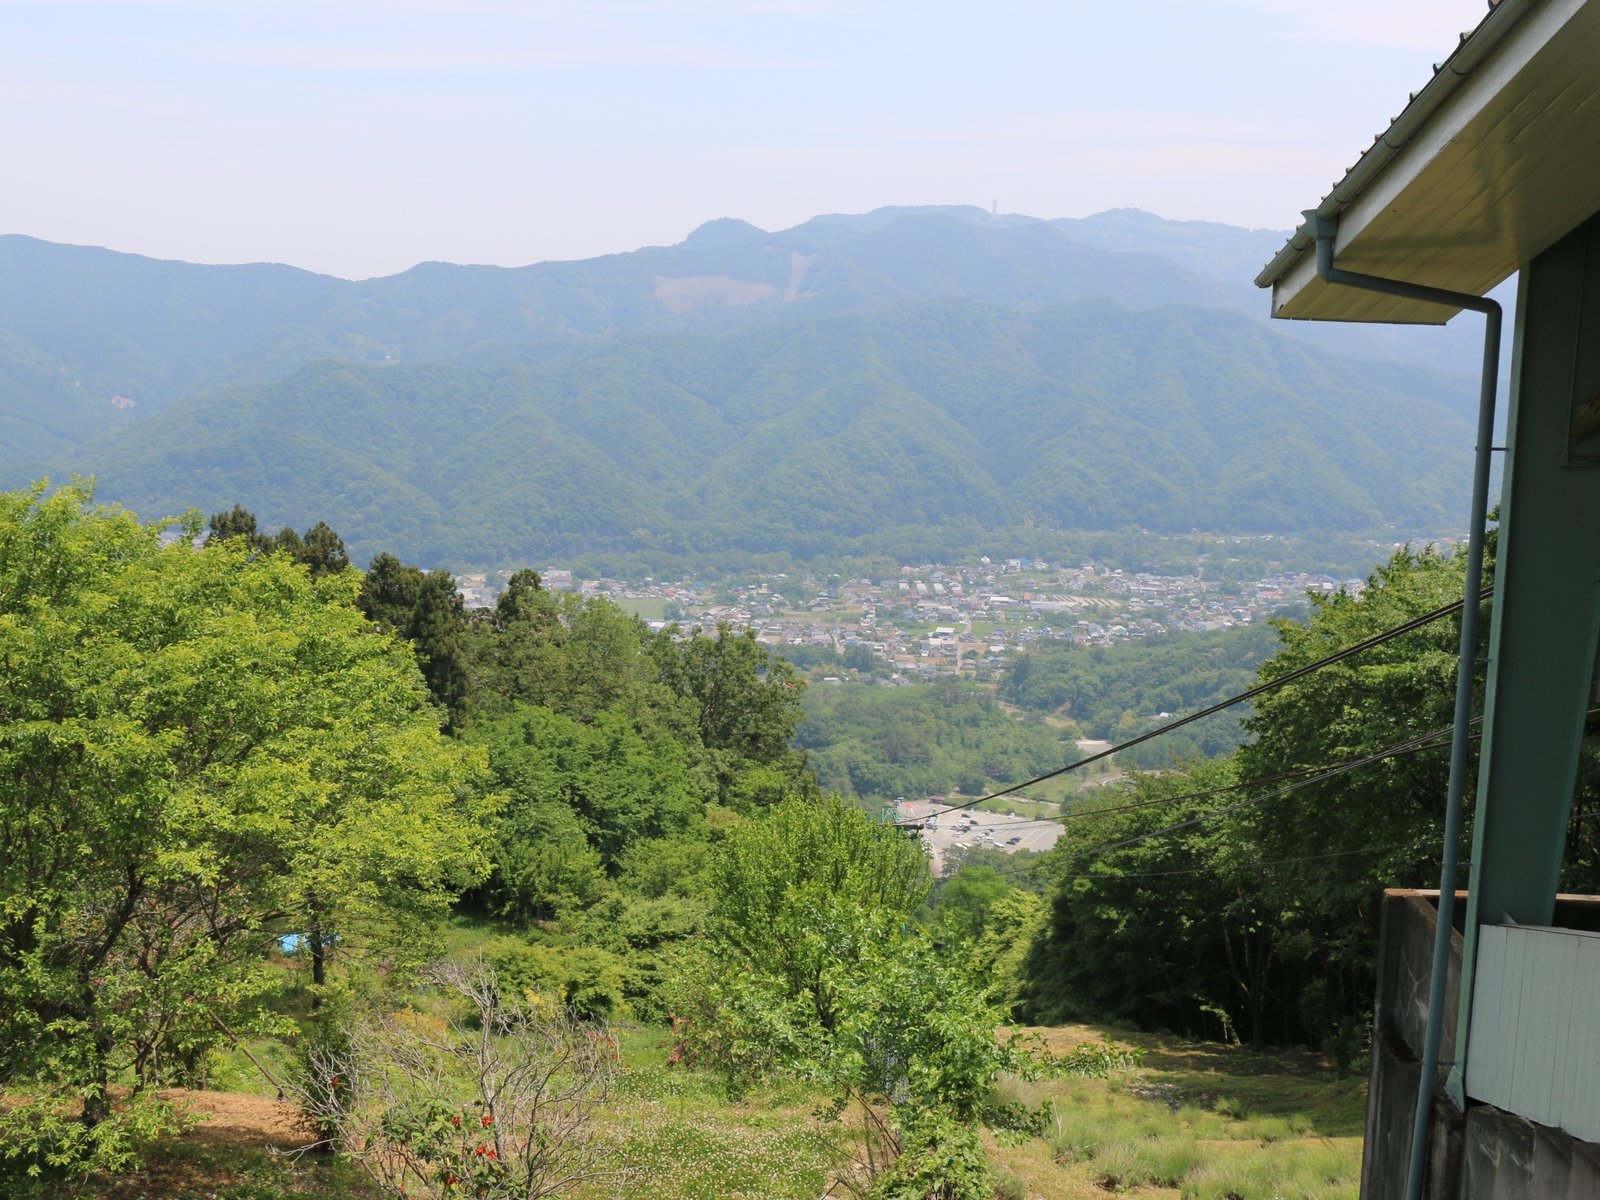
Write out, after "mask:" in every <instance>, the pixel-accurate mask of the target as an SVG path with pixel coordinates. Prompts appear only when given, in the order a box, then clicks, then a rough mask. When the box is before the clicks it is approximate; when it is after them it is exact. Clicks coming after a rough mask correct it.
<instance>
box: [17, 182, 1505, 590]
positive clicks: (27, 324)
mask: <svg viewBox="0 0 1600 1200" xmlns="http://www.w3.org/2000/svg"><path fill="white" fill-rule="evenodd" d="M1281 239H1282V235H1280V234H1276V233H1270V232H1263V231H1247V230H1239V229H1233V228H1230V227H1228V226H1220V225H1210V224H1205V223H1199V222H1171V221H1163V220H1161V219H1160V218H1157V217H1153V216H1151V215H1149V214H1146V213H1138V212H1132V211H1121V212H1113V213H1103V214H1100V215H1099V216H1096V217H1091V218H1086V219H1083V220H1061V221H1041V220H1035V219H1032V218H1022V217H994V216H991V215H990V214H987V213H984V212H983V211H982V210H979V209H966V208H955V209H944V208H939V209H933V208H914V209H882V210H879V211H877V212H873V213H869V214H866V215H864V216H854V217H819V218H816V219H814V220H812V221H809V222H807V223H805V224H804V225H800V226H797V227H796V228H794V229H790V230H785V231H782V232H779V233H767V232H764V231H762V230H759V229H756V228H755V227H754V226H751V225H748V224H745V223H743V222H740V221H733V220H718V221H712V222H709V223H707V224H706V225H703V226H701V227H700V228H699V229H697V230H696V231H695V232H694V233H693V234H691V235H690V236H689V237H688V238H687V239H686V240H685V241H684V242H683V243H681V244H679V245H677V246H672V247H665V248H650V249H644V250H639V251H635V252H633V253H630V254H619V255H610V256H607V257H604V258H598V259H590V260H586V261H583V262H571V263H546V264H541V265H538V266H533V267H525V268H518V269H505V268H494V267H471V266H451V265H448V264H437V263H427V264H423V265H421V266H418V267H415V268H413V269H412V270H410V271H407V272H405V273H404V274H401V275H396V276H391V277H388V278H383V279H373V280H367V281H363V282H349V281H345V280H340V279H334V278H331V277H328V276H321V275H314V274H311V273H308V272H304V271H299V270H295V269H293V268H289V267H283V266H270V265H252V266H237V267H213V266H196V265H191V264H185V263H176V262H161V261H155V260H151V259H145V258H140V257H137V256H133V255H126V254H117V253H113V252H111V251H107V250H97V249H90V248H84V247H72V246H59V245H53V244H50V243H46V242H40V241H36V240H34V239H30V238H25V237H0V485H3V486H17V485H20V484H23V483H26V482H27V481H28V480H30V479H32V478H36V477H38V476H40V475H43V474H46V473H51V474H54V475H58V476H59V475H61V474H62V473H63V472H67V471H78V472H83V473H92V474H94V475H96V476H97V477H98V478H99V480H100V483H101V495H102V496H103V497H104V498H107V499H114V500H118V501H121V502H124V503H127V504H129V505H130V506H131V507H133V508H135V509H136V510H137V511H139V512H141V513H143V514H145V515H150V516H154V515H160V514H166V513H172V512H177V511H181V510H182V509H183V508H185V507H187V506H189V505H195V506H198V507H201V508H203V509H207V510H210V509H215V508H220V507H226V506H228V505H231V504H233V503H235V502H239V503H243V504H245V505H246V506H247V507H251V508H253V509H255V510H256V511H257V512H258V513H259V514H260V515H261V516H262V518H263V520H264V521H266V522H267V523H269V524H271V525H273V526H276V525H279V524H297V525H302V526H303V525H306V524H309V523H311V522H313V521H316V520H319V519H326V520H328V521H329V522H330V523H331V524H333V525H334V527H335V528H337V529H339V530H340V531H341V532H342V533H344V534H345V536H346V538H347V540H349V541H350V542H351V543H352V547H353V549H354V550H355V552H356V557H357V558H358V560H359V559H361V558H362V555H363V554H370V553H373V552H376V551H377V550H379V549H393V550H396V551H397V552H400V553H402V554H403V555H405V556H407V557H409V558H411V559H413V560H416V561H421V562H424V563H429V564H431V563H435V562H449V563H455V564H465V563H479V564H497V563H509V562H516V561H545V560H548V559H550V558H553V557H560V556H569V555H573V554H578V553H584V552H589V551H595V550H607V551H624V550H644V551H656V550H659V551H665V552H671V553H682V554H688V555H691V556H692V555H693V554H694V553H696V552H697V551H706V550H713V549H715V550H719V551H748V552H750V553H759V552H765V551H774V550H782V551H787V552H789V553H792V554H795V555H797V556H799V557H805V556H807V555H808V554H813V553H832V552H838V551H842V550H868V549H882V548H884V547H885V546H887V545H889V544H890V543H892V541H893V539H894V537H895V536H897V535H896V532H895V531H897V530H907V529H920V530H923V531H927V530H930V529H934V530H943V531H945V532H946V533H947V534H948V537H947V538H946V539H945V540H946V541H947V542H948V544H949V546H950V548H951V550H952V552H958V551H959V550H961V549H967V548H970V547H971V546H972V545H976V544H977V539H979V538H980V537H981V535H982V534H983V532H984V531H985V530H994V529H999V528H1015V527H1020V526H1028V525H1041V524H1042V525H1045V526H1048V527H1052V528H1062V529H1111V528H1118V527H1123V526H1128V525H1139V526H1142V527H1145V528H1149V529H1155V530H1187V529H1190V528H1196V527H1199V528H1207V529H1214V530H1240V531H1263V530H1286V529H1307V528H1326V529H1346V530H1357V529H1368V528H1375V527H1378V526H1381V525H1393V526H1397V527H1399V528H1401V529H1402V530H1405V531H1407V532H1418V533H1423V532H1432V531H1436V530H1439V529H1442V528H1446V527H1450V526H1452V525H1453V524H1455V523H1456V522H1455V520H1453V519H1452V518H1454V516H1455V510H1456V509H1457V508H1459V507H1460V505H1459V502H1458V501H1459V496H1458V495H1457V493H1458V492H1460V491H1462V489H1463V488H1464V483H1463V481H1464V479H1465V475H1466V470H1467V466H1466V461H1467V452H1468V448H1469V447H1470V444H1471V432H1470V428H1469V427H1468V425H1467V423H1466V421H1465V420H1464V419H1463V412H1464V408H1465V405H1466V404H1467V403H1468V402H1470V400H1471V397H1472V394H1473V389H1472V387H1471V385H1470V382H1466V381H1464V380H1463V379H1461V378H1459V377H1458V376H1457V375H1456V374H1454V373H1453V372H1452V371H1451V370H1450V368H1454V367H1456V366H1457V364H1458V363H1464V364H1467V367H1468V369H1470V364H1471V363H1472V362H1473V359H1474V357H1475V355H1476V347H1475V341H1476V334H1475V332H1474V331H1472V330H1470V329H1463V330H1456V329H1455V328H1453V327H1452V328H1450V329H1447V330H1445V331H1443V332H1442V333H1441V332H1440V331H1432V330H1430V331H1414V330H1369V329H1366V328H1358V327H1352V328H1348V329H1328V328H1326V327H1321V326H1315V327H1300V328H1299V329H1294V330H1283V329H1280V328H1277V327H1275V326H1274V327H1269V325H1268V324H1267V323H1266V322H1265V321H1264V319H1263V318H1264V315H1265V311H1266V301H1265V298H1264V296H1262V295H1261V294H1260V293H1258V292H1256V291H1255V289H1253V288H1252V287H1250V286H1249V276H1250V274H1251V273H1252V272H1253V270H1254V268H1255V266H1257V265H1259V263H1260V262H1261V261H1263V260H1264V259H1265V258H1266V257H1267V256H1269V255H1270V254H1271V253H1272V251H1273V250H1275V249H1276V247H1277V246H1278V245H1279V244H1280V243H1281ZM1296 335H1309V336H1296ZM1319 342H1320V343H1321V345H1319V344H1318V343H1319ZM1352 355H1358V356H1360V357H1359V358H1353V357H1352ZM1396 357H1398V358H1399V359H1400V360H1402V361H1394V359H1395V358H1396ZM1385 359H1389V360H1391V361H1384V360H1385Z"/></svg>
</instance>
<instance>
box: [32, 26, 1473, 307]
mask: <svg viewBox="0 0 1600 1200" xmlns="http://www.w3.org/2000/svg"><path fill="white" fill-rule="evenodd" d="M1484 11H1485V4H1484V0H1200V2H1196V0H1111V2H1108V3H1084V2H1081V0H1056V2H1054V3H1032V2H1008V0H991V2H989V3H985V4H965V3H942V2H938V0H923V2H918V3H911V2H906V3H898V2H878V0H854V2H849V3H846V2H840V3H834V2H831V0H677V2H672V0H566V2H564V3H559V4H557V3H545V2H543V0H524V2H507V3H501V2H498V0H476V2H474V0H468V2H465V3H443V2H438V3H435V2H425V0H366V2H362V0H354V2H350V0H346V2H339V0H316V2H303V0H271V2H269V3H262V2H256V0H215V2H210V0H174V2H172V3H165V4H156V3H141V2H137V0H121V2H119V0H111V2H104V3H90V2H79V0H45V2H40V3H34V2H19V0H0V232H4V233H28V234H32V235H34V236H37V237H43V238H48V239H51V240H53V241H65V242H81V243H90V244H95V245H105V246H110V247H112V248H114V249H118V250H128V251H135V252H138V253H141V254H150V255H156V256H159V257H167V258H184V259H189V260H193V261H200V262H241V261H258V260H270V261H279V262H288V263H293V264H295V265H297V266H302V267H307V268H310V269H313V270H318V271H326V272H329V273H332V274H336V275H344V276H348V277H363V276H368V275H375V274H388V273H390V272H394V271H398V270H403V269H404V268H406V267H408V266H410V265H412V264H414V263H416V262H418V261H421V260H424V259H444V260H448V261H453V262H484V263H500V264H505V265H520V264H523V263H528V262H536V261H539V260H541V259H547V258H578V257H586V256H589V255H593V254H601V253H607V252H610V251H616V250H628V249H633V248H635V247H637V246H640V245H648V244H664V243H671V242H676V241H679V240H680V239H681V238H682V237H683V235H684V234H686V233H687V232H688V231H689V230H690V229H692V228H693V227H694V226H696V225H698V224H699V223H700V222H702V221H704V220H706V219H708V218H711V217H717V216H737V217H742V218H744V219H746V220H748V221H752V222H754V223H755V224H757V225H761V226H763V227H765V228H769V229H775V228H783V227H786V226H789V225H793V224H796V223H798V222H800V221H803V220H805V219H806V218H807V217H810V216H812V215H814V214H816V213H819V212H860V211H865V210H867V209H871V208H875V207H877V206H879V205H883V204H932V203H937V204H949V203H970V204H979V205H983V206H985V207H987V206H988V205H989V204H990V203H991V202H992V201H998V203H999V206H1000V209H1001V211H1004V212H1022V213H1030V214H1033V215H1036V216H1082V215H1086V214H1088V213H1091V212H1096V211H1099V210H1101V209H1105V208H1114V207H1123V206H1135V207H1140V208H1146V209H1150V210H1153V211H1155V212H1159V213H1161V214H1162V215H1164V216H1169V217H1175V218H1204V219H1208V220H1218V221H1227V222H1230V223H1233V224H1239V225H1251V226H1267V227H1272V228H1287V227H1288V226H1289V225H1291V224H1292V223H1293V222H1294V220H1295V218H1296V215H1297V213H1298V211H1299V209H1301V208H1302V207H1305V206H1306V205H1309V204H1311V203H1313V202H1314V201H1315V200H1317V199H1318V198H1320V197H1321V196H1322V194H1323V193H1324V192H1326V191H1327V189H1328V186H1329V185H1330V184H1331V183H1332V182H1333V180H1334V179H1335V178H1336V177H1337V176H1338V175H1340V174H1342V173H1343V171H1344V168H1345V167H1346V166H1348V165H1349V164H1350V163H1351V162H1352V161H1353V160H1354V158H1355V157H1356V155H1357V153H1358V152H1359V151H1360V150H1362V149H1364V148H1365V147H1366V146H1367V145H1368V144H1369V143H1370V141H1371V139H1372V136H1373V135H1374V134H1375V133H1376V132H1378V131H1379V130H1380V129H1382V128H1383V127H1384V126H1385V125H1386V124H1387V122H1388V120H1389V118H1390V117H1391V116H1393V115H1394V114H1395V113H1396V112H1397V111H1398V110H1399V108H1400V106H1401V104H1402V103H1403V102H1404V99H1405V96H1406V93H1407V92H1409V91H1413V90H1415V89H1416V88H1419V87H1420V86H1422V84H1423V83H1424V82H1425V80H1426V79H1427V78H1428V74H1429V69H1430V64H1431V63H1432V62H1433V61H1435V60H1437V59H1440V58H1443V57H1444V55H1445V54H1446V53H1448V52H1449V50H1450V49H1451V47H1453V46H1454V44H1455V41H1456V37H1457V34H1458V32H1459V31H1461V30H1465V29H1468V28H1470V27H1472V26H1473V25H1474V24H1476V22H1477V21H1478V20H1479V18H1480V17H1481V16H1482V15H1483V13H1484Z"/></svg>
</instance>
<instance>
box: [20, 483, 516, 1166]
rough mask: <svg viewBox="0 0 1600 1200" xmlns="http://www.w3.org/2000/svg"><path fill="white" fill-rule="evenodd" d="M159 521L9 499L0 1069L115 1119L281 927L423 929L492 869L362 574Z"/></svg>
mask: <svg viewBox="0 0 1600 1200" xmlns="http://www.w3.org/2000/svg"><path fill="white" fill-rule="evenodd" d="M162 532H163V530H162V528H161V527H159V526H149V527H144V526H141V525H140V524H139V523H138V522H137V520H135V519H134V518H133V517H132V516H131V515H130V514H127V513H125V512H121V511H119V510H115V509H108V508H99V507H96V506H94V504H93V503H92V500H91V497H90V495H89V493H88V492H87V491H86V490H85V489H83V488H79V487H76V486H73V487H68V488H63V489H61V490H59V491H57V492H56V493H54V494H53V495H46V494H45V492H44V489H43V487H42V485H41V486H40V487H36V488H34V489H32V490H31V491H27V492H20V493H11V494H6V495H0V661H3V662H4V663H5V664H6V678H5V686H4V688H3V689H0V778H4V779H5V780H6V781H7V782H6V785H5V786H4V787H3V788H0V824H3V827H4V829H5V838H6V853H5V854H4V855H0V1014H3V1015H0V1061H3V1062H4V1063H5V1064H6V1066H5V1071H6V1077H7V1078H9V1079H10V1080H13V1081H27V1082H28V1083H30V1084H32V1085H35V1086H37V1087H39V1088H41V1089H43V1091H44V1092H45V1093H46V1094H47V1098H48V1096H49V1095H52V1094H53V1095H60V1094H63V1093H71V1094H74V1095H79V1096H82V1097H84V1108H83V1112H84V1120H85V1122H86V1123H87V1124H89V1125H94V1124H97V1123H99V1124H108V1127H109V1128H113V1129H114V1128H115V1123H114V1122H112V1121H110V1118H112V1117H113V1115H114V1114H113V1109H112V1093H111V1090H110V1084H111V1082H112V1080H113V1079H114V1078H117V1077H118V1076H119V1074H120V1073H121V1072H123V1071H130V1070H131V1071H135V1072H136V1075H135V1082H138V1083H152V1082H158V1081H159V1080H160V1078H162V1077H163V1072H164V1071H169V1070H174V1069H181V1067H182V1065H183V1063H184V1062H185V1061H193V1059H194V1056H195V1055H197V1054H198V1053H200V1052H202V1051H203V1049H204V1047H205V1045H206V1044H208V1039H209V1038H210V1037H211V1036H212V1035H211V1034H210V1033H209V1031H210V1029H211V1028H212V1027H213V1022H212V1020H211V1018H212V1017H213V1016H214V1015H225V1014H226V1013H228V1012H229V1011H230V1005H232V1004H233V1003H234V1002H235V1001H237V1000H239V999H241V998H243V997H245V996H247V995H248V994H250V993H251V991H252V989H254V988H258V987H259V985H260V971H261V969H262V968H261V960H262V951H263V950H264V948H265V947H266V946H267V945H268V944H269V943H270V942H271V940H272V939H273V938H274V937H275V936H277V935H278V934H280V933H283V932H296V933H298V932H304V931H306V930H307V929H311V928H316V929H318V930H320V931H321V932H322V933H323V934H324V935H325V936H326V937H328V938H329V939H332V938H336V937H337V936H338V935H340V934H341V933H345V932H348V931H349V930H350V927H351V924H352V923H354V922H360V923H362V924H364V925H366V926H367V927H368V928H369V929H371V930H372V931H373V932H374V933H375V934H376V933H378V932H379V931H380V927H385V926H387V927H390V928H395V929H397V930H398V928H399V927H400V926H405V927H406V928H415V922H417V921H418V920H423V919H427V918H430V917H434V916H437V915H438V914H439V913H440V912H442V911H443V909H444V907H445V906H446V905H447V904H448V902H449V901H450V899H451V898H452V897H453V896H454V895H455V894H456V892H457V891H459V889H460V888H461V887H462V886H464V885H465V884H467V883H469V882H471V881H472V880H473V879H475V878H477V877H478V876H480V875H481V874H482V872H483V871H484V870H486V868H487V857H486V855H485V852H484V847H483V845H482V840H481V832H480V831H481V829H482V827H483V818H484V816H485V803H486V802H485V801H484V799H483V796H484V792H483V791H482V790H481V786H480V785H481V782H482V771H483V762H482V756H481V751H475V750H473V749H471V748H468V747H463V746H458V745H453V744H451V743H448V742H445V741H442V740H441V739H440V737H439V734H438V730H437V718H436V714H435V712H434V710H433V709H432V708H431V706H430V705H429V703H428V700H427V694H426V692H425V690H424V688H423V686H422V682H421V680H420V678H419V677H418V675H417V671H416V668H415V666H414V664H413V662H412V660H411V657H410V654H409V651H407V650H406V649H405V648H404V647H403V646H401V645H400V644H398V643H396V642H394V641H392V640H391V639H388V638H382V637H375V636H373V634H372V632H371V630H370V626H369V625H368V624H367V622H366V621H365V620H364V619H363V618H362V616H361V614H360V613H359V611H358V610H357V609H356V607H355V605H354V600H355V589H356V586H357V580H356V579H355V578H354V577H353V576H350V575H348V574H346V575H330V576H325V577H323V578H320V579H313V578H312V577H311V576H310V574H309V573H308V572H307V571H306V570H305V569H304V568H302V567H298V566H296V565H295V564H293V563H291V562H290V561H289V560H288V559H287V558H286V557H285V556H280V555H268V556H266V557H258V556H254V555H252V553H251V552H250V550H249V548H248V546H247V544H246V542H245V540H244V539H243V538H242V537H230V538H222V539H217V540H213V541H211V542H210V543H208V544H207V545H206V546H204V547H203V548H198V549H197V548H195V547H194V545H193V544H192V542H193V540H194V539H195V538H196V537H197V535H198V533H199V529H198V525H197V523H195V524H191V525H189V526H186V527H184V528H183V530H182V532H183V533H184V534H185V536H184V537H181V538H179V539H177V540H175V541H173V542H171V544H168V545H163V544H162V542H163V538H162ZM406 940H408V939H406V938H405V937H403V936H401V937H396V938H394V939H392V941H393V943H396V944H398V943H402V942H404V941H406ZM167 1077H170V1075H169V1076H167ZM30 1111H32V1112H36V1113H45V1112H46V1111H48V1103H46V1104H44V1105H43V1106H40V1107H37V1108H34V1109H31V1110H30ZM8 1120H9V1121H10V1123H11V1124H12V1125H15V1123H16V1118H15V1114H14V1113H13V1114H12V1116H11V1117H10V1118H8ZM110 1140H112V1139H111V1138H110V1136H109V1135H106V1136H104V1137H102V1136H99V1135H97V1137H96V1139H93V1140H92V1141H91V1143H84V1145H83V1147H80V1149H82V1150H83V1152H84V1153H92V1151H93V1146H94V1145H95V1144H98V1143H99V1142H101V1141H107V1142H109V1141H110Z"/></svg>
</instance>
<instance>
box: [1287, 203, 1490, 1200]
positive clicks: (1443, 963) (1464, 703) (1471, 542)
mask: <svg viewBox="0 0 1600 1200" xmlns="http://www.w3.org/2000/svg"><path fill="white" fill-rule="evenodd" d="M1305 217H1306V221H1307V223H1308V224H1310V225H1311V227H1312V229H1313V231H1314V232H1315V234H1316V239H1317V274H1318V275H1319V276H1320V277H1321V278H1322V279H1323V280H1325V281H1326V282H1328V283H1335V284H1342V285H1344V286H1345V287H1354V288H1363V289H1365V290H1366V291H1369V292H1383V293H1385V294H1386V295H1390V296H1404V297H1405V298H1407V299H1409V300H1423V301H1431V302H1433V303H1437V304H1442V305H1447V306H1449V307H1452V308H1468V309H1471V310H1472V311H1473V312H1481V313H1482V314H1483V315H1484V318H1485V320H1484V323H1483V375H1482V378H1481V380H1480V383H1479V389H1480V390H1479V400H1478V445H1477V447H1476V451H1475V454H1474V457H1473V467H1472V512H1471V515H1470V517H1469V518H1468V524H1467V582H1466V596H1465V603H1464V604H1463V605H1462V606H1461V653H1460V656H1459V658H1458V659H1457V662H1456V707H1455V722H1454V733H1453V735H1452V737H1451V740H1450V784H1449V789H1448V791H1447V794H1446V800H1445V818H1444V853H1443V855H1442V856H1441V862H1440V866H1439V924H1438V927H1437V928H1436V929H1435V930H1434V935H1433V967H1432V970H1431V972H1430V976H1429V981H1428V1025H1427V1032H1426V1034H1425V1035H1424V1036H1423V1049H1422V1073H1421V1075H1420V1077H1419V1080H1418V1085H1417V1111H1416V1117H1415V1120H1414V1121H1413V1123H1412V1126H1411V1158H1410V1162H1409V1164H1408V1166H1407V1172H1406V1200H1421V1196H1422V1179H1423V1172H1424V1163H1425V1161H1426V1158H1427V1152H1428V1126H1429V1116H1430V1115H1431V1111H1432V1108H1433V1092H1434V1088H1435V1087H1436V1086H1437V1083H1438V1076H1439V1039H1440V1036H1441V1035H1442V1034H1443V1032H1444V1022H1445V1013H1444V994H1445V978H1446V976H1447V975H1448V974H1449V970H1450V934H1451V932H1452V931H1453V930H1454V928H1455V908H1456V872H1457V869H1458V868H1459V866H1460V862H1461V823H1462V816H1461V810H1462V803H1461V797H1462V793H1463V792H1464V791H1465V790H1466V781H1467V735H1468V732H1469V728H1470V725H1471V721H1472V677H1473V664H1474V660H1475V659H1476V658H1477V648H1478V609H1479V603H1478V599H1477V598H1478V596H1480V595H1481V594H1482V591H1483V542H1484V526H1485V525H1487V524H1488V516H1489V464H1490V461H1491V459H1490V454H1491V452H1492V450H1493V442H1494V411H1495V390H1496V387H1497V386H1498V382H1499V377H1500V329H1501V324H1502V322H1503V320H1504V314H1503V312H1502V310H1501V308H1500V305H1499V304H1498V303H1497V302H1496V301H1494V300H1490V299H1489V298H1488V297H1486V296H1474V295H1472V294H1471V293H1467V292H1451V291H1446V290H1444V289H1443V288H1435V287H1428V286H1426V285H1424V284H1419V283H1407V282H1404V281H1401V280H1398V279H1384V278H1382V277H1380V276H1377V275H1364V274H1361V273H1360V272H1358V271H1346V270H1343V269H1342V268H1340V267H1336V266H1334V265H1333V242H1334V236H1335V235H1336V234H1337V233H1338V230H1339V222H1338V218H1337V217H1333V218H1329V217H1324V216H1321V215H1320V213H1319V212H1318V211H1317V210H1315V209H1313V210H1311V211H1309V212H1307V213H1306V214H1305ZM1463 965H1464V964H1463Z"/></svg>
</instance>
